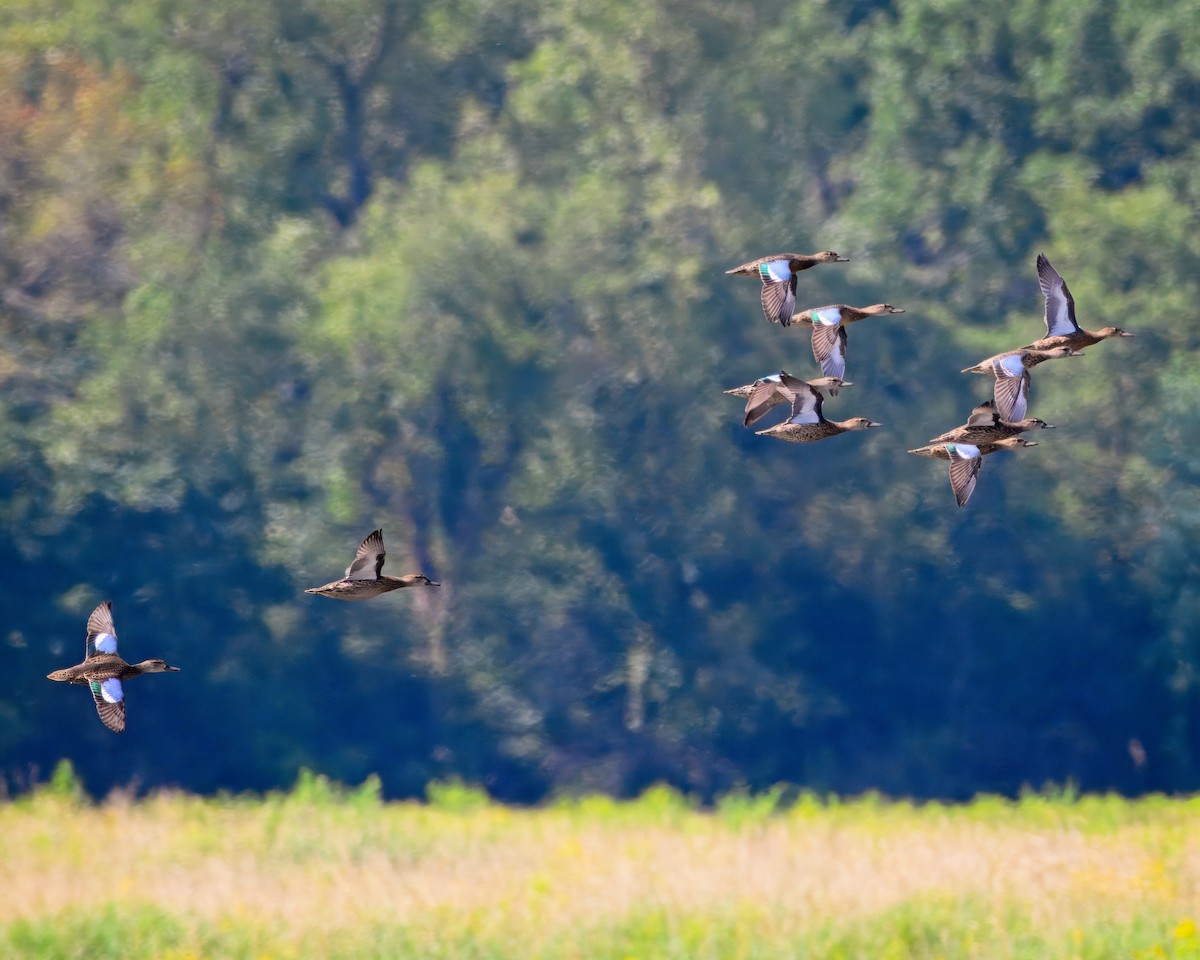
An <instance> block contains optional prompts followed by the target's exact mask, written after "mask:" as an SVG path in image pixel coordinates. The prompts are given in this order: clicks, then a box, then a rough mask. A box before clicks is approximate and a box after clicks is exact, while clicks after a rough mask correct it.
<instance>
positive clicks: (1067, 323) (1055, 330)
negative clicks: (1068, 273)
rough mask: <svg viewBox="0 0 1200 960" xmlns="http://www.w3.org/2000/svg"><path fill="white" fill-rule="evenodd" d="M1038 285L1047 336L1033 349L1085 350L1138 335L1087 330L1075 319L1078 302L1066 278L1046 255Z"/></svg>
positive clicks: (1110, 329) (1111, 329)
mask: <svg viewBox="0 0 1200 960" xmlns="http://www.w3.org/2000/svg"><path fill="white" fill-rule="evenodd" d="M1037 271H1038V284H1039V285H1040V286H1041V288H1042V296H1043V297H1045V298H1046V335H1045V336H1044V337H1042V339H1041V340H1038V341H1036V342H1034V343H1031V344H1030V345H1029V347H1030V348H1034V349H1038V350H1044V349H1048V348H1050V347H1063V346H1066V347H1074V348H1075V349H1077V350H1082V349H1083V348H1084V347H1090V346H1092V344H1095V343H1099V342H1100V341H1101V340H1107V339H1108V338H1109V337H1132V336H1134V334H1132V333H1130V332H1129V331H1128V330H1122V329H1121V328H1120V327H1101V328H1100V329H1099V330H1084V329H1082V328H1081V327H1080V326H1079V323H1078V322H1077V321H1076V319H1075V298H1074V297H1072V296H1071V291H1070V290H1068V289H1067V285H1066V283H1064V282H1063V278H1062V277H1061V276H1059V273H1058V271H1057V270H1055V269H1054V267H1052V266H1051V265H1050V261H1049V260H1047V259H1046V256H1045V254H1041V253H1039V254H1038V255H1037Z"/></svg>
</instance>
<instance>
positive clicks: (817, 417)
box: [755, 381, 883, 443]
mask: <svg viewBox="0 0 1200 960" xmlns="http://www.w3.org/2000/svg"><path fill="white" fill-rule="evenodd" d="M797 382H798V383H799V384H800V385H799V386H797V387H796V388H795V389H794V391H793V393H792V413H791V416H790V417H788V419H787V420H785V421H784V422H783V423H777V424H775V426H773V427H770V428H768V429H766V430H757V431H755V432H756V433H757V434H758V435H759V436H760V437H775V439H777V440H787V441H789V442H791V443H812V442H813V441H814V440H824V439H825V438H826V437H836V436H837V435H838V434H839V433H847V432H848V431H850V430H869V429H871V428H872V427H881V426H883V424H881V423H876V422H875V421H874V420H868V419H867V418H866V417H851V418H850V419H849V420H826V419H825V415H824V414H823V413H822V412H821V404H822V403H823V402H824V397H822V396H821V391H820V390H818V389H817V388H816V387H814V386H812V385H811V384H807V383H804V382H803V381H797Z"/></svg>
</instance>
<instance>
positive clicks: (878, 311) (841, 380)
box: [725, 250, 1133, 507]
mask: <svg viewBox="0 0 1200 960" xmlns="http://www.w3.org/2000/svg"><path fill="white" fill-rule="evenodd" d="M847 262H849V258H847V257H841V256H838V255H837V254H836V253H834V252H833V251H832V250H827V251H825V252H823V253H814V254H801V253H776V254H773V255H771V256H768V257H760V258H759V259H757V260H751V261H750V262H749V263H743V264H742V265H741V266H738V267H734V268H733V269H732V270H727V271H726V273H728V274H731V275H733V276H738V277H758V278H759V280H761V281H762V290H761V301H762V309H763V314H764V315H765V316H766V318H767V319H768V320H770V321H771V322H772V323H778V324H780V325H781V326H784V327H787V326H790V325H791V324H792V323H802V324H805V325H806V326H809V327H811V328H812V351H813V358H814V359H815V360H816V361H817V363H818V364H820V366H821V372H822V373H823V374H824V376H823V377H821V378H819V379H816V380H801V379H799V378H798V377H793V376H792V375H791V374H789V373H787V372H786V371H780V372H779V373H778V374H773V375H772V376H769V377H762V378H761V379H759V380H755V381H754V383H750V384H746V385H745V386H742V387H735V388H733V389H732V390H726V391H725V392H726V393H728V394H732V395H733V396H735V397H743V398H745V400H746V416H745V420H744V421H743V422H744V423H745V425H746V426H747V427H751V426H753V425H754V424H756V423H757V422H758V421H759V420H761V419H762V418H763V417H764V416H766V415H767V413H768V412H769V411H770V410H771V409H772V408H773V407H775V406H776V405H777V404H780V403H788V404H790V405H791V414H790V415H789V416H788V418H787V419H786V420H784V421H783V422H782V423H778V424H776V425H775V426H773V427H770V428H768V429H766V430H758V431H756V433H758V434H759V435H760V436H765V437H775V438H777V439H779V440H788V441H791V442H792V443H810V442H812V441H814V440H824V439H825V438H826V437H833V436H837V435H838V434H839V433H846V432H847V431H849V430H868V429H870V428H871V427H878V426H881V424H879V423H876V422H875V421H874V420H868V419H867V418H866V417H852V418H851V419H849V420H827V419H826V418H825V415H824V413H823V412H822V410H821V407H822V404H823V402H824V394H825V393H828V394H829V395H830V396H832V397H836V396H837V395H838V391H839V390H840V389H841V388H842V387H848V386H852V384H850V383H848V382H847V381H846V380H845V374H846V326H847V325H848V324H851V323H854V322H856V321H858V320H862V319H864V318H865V317H878V316H884V315H887V314H893V313H903V312H904V311H903V310H901V309H900V308H899V307H893V306H892V305H891V304H888V303H877V304H874V305H873V306H869V307H848V306H846V305H845V304H843V303H836V304H833V305H831V306H828V307H816V308H814V309H811V310H803V311H800V312H799V313H797V312H796V275H797V274H798V273H800V272H801V271H802V270H807V269H809V267H815V266H816V265H817V264H820V263H847ZM1037 272H1038V283H1039V284H1040V286H1041V288H1042V296H1043V297H1044V298H1045V301H1046V307H1045V321H1046V336H1044V337H1042V339H1040V340H1037V341H1035V342H1034V343H1031V344H1028V345H1026V346H1024V347H1017V348H1016V349H1013V350H1005V351H1004V352H1003V353H998V354H996V355H995V356H991V357H988V358H987V359H986V360H981V361H980V362H979V363H977V364H975V366H973V367H967V368H966V369H965V370H963V371H962V372H963V373H978V374H982V375H984V376H989V377H992V378H993V387H992V399H991V400H988V401H987V402H986V403H981V404H980V405H979V406H977V407H976V408H975V409H974V410H972V411H971V416H970V417H968V419H967V422H966V423H964V424H963V425H962V426H959V427H955V428H954V429H953V430H947V431H946V432H945V433H943V434H941V435H940V436H936V437H934V438H933V439H932V440H930V441H929V443H928V444H926V445H925V446H923V447H917V448H916V449H915V450H909V451H908V452H909V453H915V454H917V455H918V456H922V457H932V458H933V459H936V460H948V461H949V462H950V488H951V489H952V490H953V491H954V499H955V502H956V503H957V504H958V505H959V506H960V507H962V506H964V505H965V504H966V502H967V501H968V500H969V499H971V494H972V493H973V492H974V491H975V484H976V481H977V480H978V478H979V468H980V467H981V466H982V464H983V458H984V457H985V456H987V455H988V454H991V453H995V452H996V451H997V450H1012V449H1019V448H1022V447H1032V446H1036V445H1037V441H1036V440H1027V439H1025V438H1024V437H1022V436H1021V434H1022V433H1025V432H1026V431H1027V430H1032V429H1035V428H1036V429H1042V430H1045V429H1053V424H1049V423H1046V421H1045V420H1041V419H1038V418H1037V417H1028V416H1026V414H1027V413H1028V412H1029V390H1030V375H1029V371H1030V370H1031V369H1032V368H1033V367H1035V366H1037V365H1038V364H1039V363H1043V362H1044V361H1046V360H1059V359H1064V358H1066V357H1081V356H1083V353H1082V352H1081V351H1082V349H1083V348H1084V347H1090V346H1092V345H1093V344H1096V343H1099V342H1100V341H1101V340H1107V339H1108V338H1109V337H1132V336H1133V334H1132V333H1129V332H1128V331H1126V330H1122V329H1121V328H1120V327H1103V328H1101V329H1100V330H1095V331H1092V330H1084V329H1083V328H1081V327H1080V326H1079V323H1078V321H1076V319H1075V299H1074V298H1073V297H1072V296H1071V291H1070V290H1068V289H1067V285H1066V283H1064V282H1063V278H1062V277H1061V276H1060V275H1059V273H1058V271H1057V270H1055V269H1054V267H1053V266H1051V264H1050V261H1049V260H1047V259H1046V257H1045V256H1044V255H1043V254H1040V253H1039V254H1038V257H1037Z"/></svg>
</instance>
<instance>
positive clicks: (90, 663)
mask: <svg viewBox="0 0 1200 960" xmlns="http://www.w3.org/2000/svg"><path fill="white" fill-rule="evenodd" d="M178 671H179V668H178V667H172V666H171V665H170V664H168V663H167V662H166V661H165V660H143V661H142V662H141V663H126V662H125V661H124V660H122V659H121V658H120V657H119V656H118V655H117V631H116V630H115V629H114V628H113V621H112V602H111V601H109V600H105V601H104V602H103V603H102V604H100V606H98V607H97V608H96V609H95V610H93V611H92V615H91V616H90V617H88V622H87V640H86V641H85V643H84V647H83V663H80V664H77V665H75V666H73V667H67V669H65V670H55V671H54V672H53V673H48V674H46V676H47V677H48V678H49V679H51V680H62V681H65V682H66V683H78V684H81V685H84V684H86V685H87V686H89V687H91V689H92V699H93V700H94V701H96V712H97V713H99V714H100V721H101V722H102V723H103V724H104V725H105V726H106V727H108V729H109V730H112V731H113V732H114V733H120V732H121V731H122V730H124V729H125V689H124V688H123V687H122V686H121V681H122V680H129V679H132V678H133V677H140V676H141V675H142V674H143V673H167V672H171V673H177V672H178Z"/></svg>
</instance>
